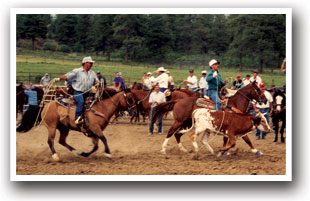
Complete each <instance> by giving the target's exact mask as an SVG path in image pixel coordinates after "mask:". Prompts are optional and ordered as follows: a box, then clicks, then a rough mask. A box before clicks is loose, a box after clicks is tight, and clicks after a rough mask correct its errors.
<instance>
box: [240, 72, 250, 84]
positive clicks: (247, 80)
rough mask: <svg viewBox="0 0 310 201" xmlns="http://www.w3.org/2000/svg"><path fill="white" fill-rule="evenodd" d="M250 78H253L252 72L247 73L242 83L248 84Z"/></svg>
mask: <svg viewBox="0 0 310 201" xmlns="http://www.w3.org/2000/svg"><path fill="white" fill-rule="evenodd" d="M250 78H251V75H250V74H247V75H246V77H245V78H244V79H243V81H242V85H243V86H246V85H248V84H250V82H251V81H250Z"/></svg>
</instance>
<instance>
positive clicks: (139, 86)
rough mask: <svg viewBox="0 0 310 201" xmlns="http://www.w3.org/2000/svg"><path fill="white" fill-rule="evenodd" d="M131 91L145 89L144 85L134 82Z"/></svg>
mask: <svg viewBox="0 0 310 201" xmlns="http://www.w3.org/2000/svg"><path fill="white" fill-rule="evenodd" d="M131 89H137V90H139V89H143V85H142V83H139V82H134V83H133V84H132V86H131Z"/></svg>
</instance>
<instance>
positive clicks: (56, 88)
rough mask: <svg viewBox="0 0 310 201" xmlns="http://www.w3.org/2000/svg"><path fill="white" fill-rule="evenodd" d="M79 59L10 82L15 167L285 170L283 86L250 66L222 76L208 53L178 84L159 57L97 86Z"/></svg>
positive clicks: (47, 170)
mask: <svg viewBox="0 0 310 201" xmlns="http://www.w3.org/2000/svg"><path fill="white" fill-rule="evenodd" d="M81 59H82V66H81V67H80V68H76V69H72V71H71V72H67V73H65V74H63V75H60V76H58V77H55V78H50V74H49V72H47V73H46V74H43V75H42V76H43V77H42V78H41V80H40V84H35V83H32V84H31V83H29V84H23V83H18V84H17V86H16V112H17V113H16V118H17V123H16V174H17V175H285V174H286V133H285V125H286V120H285V119H286V103H285V102H286V101H285V100H286V90H285V86H283V87H280V88H276V87H271V88H269V87H268V88H267V86H265V82H264V80H262V79H261V78H260V76H259V75H258V73H257V72H253V75H247V76H246V77H245V78H244V79H242V78H241V77H240V75H237V76H236V79H235V80H232V79H229V78H226V79H225V78H222V77H221V74H220V71H221V68H220V61H217V60H215V59H212V60H210V61H209V62H208V65H209V67H210V68H209V70H207V71H197V70H195V71H194V70H189V72H188V73H189V76H188V77H187V78H186V77H184V78H182V79H184V81H183V84H184V85H186V86H187V87H186V88H181V87H179V86H176V85H174V82H173V76H174V75H173V74H171V73H170V72H169V69H167V68H166V67H164V66H158V67H157V69H156V71H154V72H148V73H145V74H144V75H141V76H142V80H136V81H135V82H134V83H133V84H131V85H127V84H126V82H125V79H124V78H126V75H122V74H121V73H120V72H116V73H115V78H114V80H113V85H110V86H107V82H106V79H105V77H104V72H101V71H99V70H97V71H96V70H93V69H92V66H93V65H94V64H95V61H94V60H93V59H92V58H91V57H90V56H87V57H84V58H81ZM200 75H202V76H201V79H200V80H199V77H200ZM123 76H124V77H123ZM196 76H197V77H198V76H199V77H198V78H197V77H196ZM229 83H230V84H229ZM228 84H229V87H228ZM171 137H172V139H171Z"/></svg>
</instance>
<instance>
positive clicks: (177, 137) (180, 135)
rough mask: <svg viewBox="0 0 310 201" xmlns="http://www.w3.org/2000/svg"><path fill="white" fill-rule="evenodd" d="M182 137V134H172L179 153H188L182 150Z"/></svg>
mask: <svg viewBox="0 0 310 201" xmlns="http://www.w3.org/2000/svg"><path fill="white" fill-rule="evenodd" d="M182 135H183V134H182V133H176V134H174V137H175V139H176V141H177V143H178V147H179V149H180V151H183V152H188V151H187V150H186V149H185V148H184V146H183V144H182V143H181V137H182Z"/></svg>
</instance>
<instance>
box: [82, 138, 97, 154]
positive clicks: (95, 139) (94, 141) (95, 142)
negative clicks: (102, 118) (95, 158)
mask: <svg viewBox="0 0 310 201" xmlns="http://www.w3.org/2000/svg"><path fill="white" fill-rule="evenodd" d="M91 138H92V142H93V145H94V146H93V149H92V150H91V151H90V152H82V153H81V154H80V155H81V156H84V157H88V156H89V155H91V154H92V153H94V152H95V151H97V150H98V141H99V138H98V137H91Z"/></svg>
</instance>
